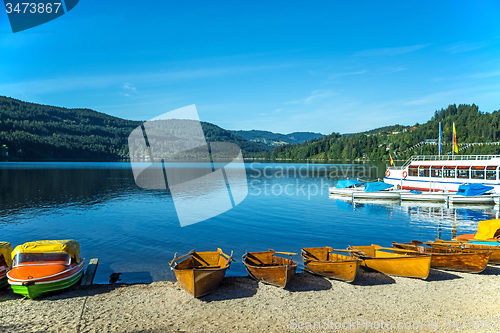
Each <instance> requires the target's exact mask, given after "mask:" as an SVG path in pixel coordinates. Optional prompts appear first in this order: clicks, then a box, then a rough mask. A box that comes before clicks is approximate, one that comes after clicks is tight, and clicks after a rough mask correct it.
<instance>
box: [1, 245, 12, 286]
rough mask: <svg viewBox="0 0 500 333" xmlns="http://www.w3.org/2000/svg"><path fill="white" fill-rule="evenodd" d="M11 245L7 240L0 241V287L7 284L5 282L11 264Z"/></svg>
mask: <svg viewBox="0 0 500 333" xmlns="http://www.w3.org/2000/svg"><path fill="white" fill-rule="evenodd" d="M11 253H12V245H10V243H8V242H0V289H3V288H5V287H7V286H8V285H9V283H8V282H7V271H8V270H9V268H10V265H11Z"/></svg>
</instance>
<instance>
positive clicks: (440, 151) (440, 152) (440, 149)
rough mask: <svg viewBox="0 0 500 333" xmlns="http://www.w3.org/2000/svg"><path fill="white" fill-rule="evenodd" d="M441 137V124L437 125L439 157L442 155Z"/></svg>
mask: <svg viewBox="0 0 500 333" xmlns="http://www.w3.org/2000/svg"><path fill="white" fill-rule="evenodd" d="M441 136H443V131H442V130H441V123H439V155H441V154H442V153H443V145H442V143H441Z"/></svg>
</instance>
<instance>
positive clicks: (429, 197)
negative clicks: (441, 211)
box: [401, 192, 448, 202]
mask: <svg viewBox="0 0 500 333" xmlns="http://www.w3.org/2000/svg"><path fill="white" fill-rule="evenodd" d="M401 201H419V202H447V201H448V195H447V194H442V193H436V192H431V193H420V194H417V193H401Z"/></svg>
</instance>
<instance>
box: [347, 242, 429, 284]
mask: <svg viewBox="0 0 500 333" xmlns="http://www.w3.org/2000/svg"><path fill="white" fill-rule="evenodd" d="M349 250H350V251H351V252H352V254H353V255H354V256H355V257H357V258H359V259H361V260H363V262H362V263H361V265H362V266H365V267H368V268H371V269H373V270H376V271H378V272H381V273H384V274H387V275H394V276H403V277H412V278H419V279H424V280H425V279H427V277H428V276H429V271H430V268H431V255H430V254H424V253H418V252H414V253H411V254H408V252H410V251H408V250H397V249H392V248H386V247H381V246H379V245H371V246H349Z"/></svg>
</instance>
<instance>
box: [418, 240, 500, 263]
mask: <svg viewBox="0 0 500 333" xmlns="http://www.w3.org/2000/svg"><path fill="white" fill-rule="evenodd" d="M426 244H429V245H431V246H443V247H451V248H452V249H453V248H458V249H466V250H470V251H491V256H490V261H489V262H488V264H491V265H500V246H499V245H487V243H486V242H484V243H481V244H477V243H471V242H469V241H468V240H460V241H458V240H452V241H444V240H442V239H436V241H435V242H427V243H426ZM492 244H494V243H493V242H492Z"/></svg>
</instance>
